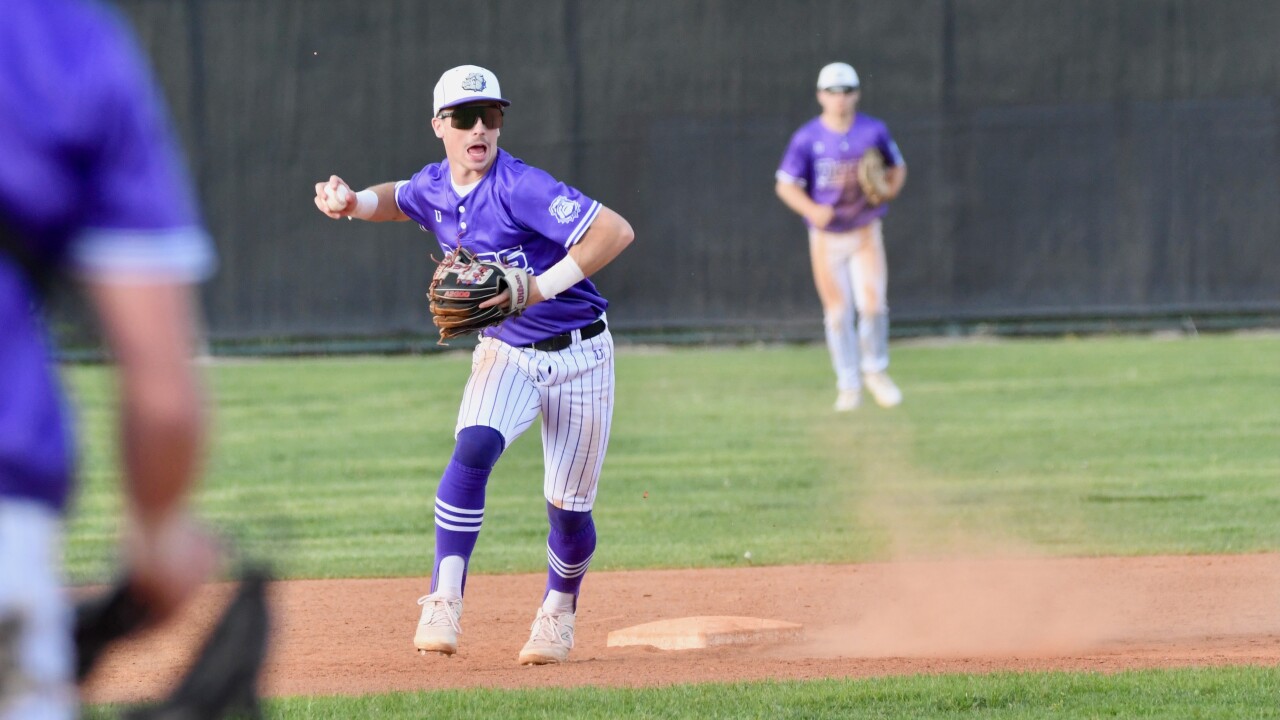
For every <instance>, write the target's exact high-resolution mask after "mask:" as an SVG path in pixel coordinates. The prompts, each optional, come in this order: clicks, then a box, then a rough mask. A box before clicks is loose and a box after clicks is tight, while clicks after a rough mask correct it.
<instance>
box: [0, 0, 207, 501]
mask: <svg viewBox="0 0 1280 720" xmlns="http://www.w3.org/2000/svg"><path fill="white" fill-rule="evenodd" d="M4 13H5V17H4V22H2V23H0V157H3V158H4V161H3V162H0V226H3V227H4V228H5V230H0V232H6V231H7V233H8V234H9V235H10V237H11V239H10V242H14V243H20V244H21V246H22V247H24V248H25V251H26V252H25V253H24V254H26V255H28V256H29V257H31V258H34V259H35V260H36V261H37V262H39V263H41V264H42V265H45V266H48V267H51V268H60V269H63V270H66V271H68V272H70V273H72V274H76V275H79V276H81V277H85V278H92V279H106V280H114V281H123V282H130V281H136V280H140V279H142V280H146V279H161V280H176V281H182V282H193V281H196V280H199V279H202V278H204V277H206V276H207V275H208V274H209V272H211V271H212V268H213V263H214V255H213V249H212V246H211V245H210V243H209V239H208V236H207V234H206V233H205V231H204V230H203V228H202V226H201V224H200V221H199V218H198V213H197V209H196V203H195V201H194V195H193V193H192V190H191V186H190V182H189V180H188V178H187V175H186V171H185V168H184V167H183V166H182V163H181V161H180V158H179V154H178V152H177V148H176V144H175V142H174V138H173V135H172V131H171V128H170V125H169V119H168V117H167V114H166V112H165V111H164V105H163V102H162V99H161V97H160V94H159V92H158V90H157V88H156V85H155V83H154V81H153V79H152V77H151V74H150V71H149V69H148V66H147V64H146V63H145V61H144V59H143V57H142V55H141V54H140V53H139V51H138V49H137V47H136V45H135V44H134V42H133V39H132V37H131V35H130V33H129V32H128V31H127V30H126V28H125V26H124V24H123V23H122V22H121V20H120V19H119V17H118V16H117V15H115V14H114V13H113V12H112V11H110V10H107V9H106V8H105V7H104V6H102V5H100V4H98V3H87V2H81V1H80V0H6V2H5V8H4ZM63 404H64V402H63V398H62V395H61V393H60V391H59V389H58V384H57V380H56V376H55V373H54V370H53V351H52V347H51V344H50V342H49V339H48V336H47V333H46V330H45V327H44V323H43V321H42V319H41V317H40V310H39V307H38V303H37V301H36V298H35V297H34V291H33V288H32V285H31V283H30V282H29V280H28V279H27V278H26V277H25V275H24V274H23V272H22V270H20V269H19V265H18V264H17V263H16V262H15V261H14V259H13V257H12V255H11V254H10V253H9V252H6V251H4V250H3V249H0V496H7V497H18V498H26V499H32V500H36V501H40V502H44V503H47V504H48V505H50V506H52V507H54V508H56V509H59V510H60V509H62V508H63V507H64V506H65V504H66V498H67V494H68V491H69V487H70V483H71V475H72V466H73V454H74V447H75V443H74V440H73V435H72V431H71V427H70V422H69V413H67V412H66V410H65V408H64V407H63Z"/></svg>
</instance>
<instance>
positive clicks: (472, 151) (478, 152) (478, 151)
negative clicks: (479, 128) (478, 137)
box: [467, 143, 489, 162]
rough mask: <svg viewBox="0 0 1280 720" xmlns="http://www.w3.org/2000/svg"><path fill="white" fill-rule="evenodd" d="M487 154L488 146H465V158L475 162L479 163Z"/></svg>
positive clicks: (481, 144) (477, 144)
mask: <svg viewBox="0 0 1280 720" xmlns="http://www.w3.org/2000/svg"><path fill="white" fill-rule="evenodd" d="M488 154H489V146H488V145H485V144H484V143H473V144H471V145H468V146H467V157H469V158H471V159H472V160H474V161H476V162H481V161H483V160H484V159H485V157H486V156H488Z"/></svg>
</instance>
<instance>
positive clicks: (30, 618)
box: [0, 498, 77, 720]
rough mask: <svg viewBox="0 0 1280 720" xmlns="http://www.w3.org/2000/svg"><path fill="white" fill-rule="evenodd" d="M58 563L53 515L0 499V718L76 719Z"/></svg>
mask: <svg viewBox="0 0 1280 720" xmlns="http://www.w3.org/2000/svg"><path fill="white" fill-rule="evenodd" d="M61 563H62V520H61V518H60V517H59V516H58V514H57V513H55V512H54V511H53V510H51V509H49V508H48V507H46V506H44V505H42V504H40V503H35V502H30V501H22V500H13V499H10V498H4V499H0V720H19V719H21V720H71V718H74V717H76V714H77V700H76V688H75V685H74V683H73V682H72V680H71V675H72V668H71V663H72V660H71V658H72V648H71V610H70V608H69V607H68V605H67V602H66V599H65V598H64V595H63V590H62V578H61V574H60V572H59V570H58V568H59V567H60V566H61Z"/></svg>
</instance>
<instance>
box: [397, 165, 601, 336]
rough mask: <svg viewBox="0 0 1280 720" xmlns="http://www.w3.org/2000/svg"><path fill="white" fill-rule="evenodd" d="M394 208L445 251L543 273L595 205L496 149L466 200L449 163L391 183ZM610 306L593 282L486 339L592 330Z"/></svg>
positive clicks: (489, 332) (583, 228)
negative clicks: (452, 179)
mask: <svg viewBox="0 0 1280 720" xmlns="http://www.w3.org/2000/svg"><path fill="white" fill-rule="evenodd" d="M396 203H397V204H398V205H399V206H400V210H401V211H402V212H404V214H406V215H408V216H409V217H410V218H412V219H413V220H415V221H416V222H417V223H418V224H419V225H420V226H422V229H423V230H427V231H430V232H431V233H434V234H435V236H436V240H437V241H438V242H439V243H440V248H441V250H443V251H446V252H447V251H448V250H451V249H453V248H455V247H457V246H458V245H459V244H461V245H462V246H463V247H466V248H467V249H468V250H471V251H472V252H474V253H475V254H476V256H477V257H479V258H481V259H484V260H496V261H499V262H502V263H505V264H507V265H514V266H516V267H520V268H524V269H525V270H528V271H529V272H530V273H532V274H534V275H539V274H541V273H543V272H546V271H547V269H548V268H550V267H551V266H552V265H555V264H556V263H557V262H559V261H560V260H562V259H564V256H565V255H567V254H568V253H569V248H571V247H573V246H574V244H575V243H577V242H578V241H579V240H581V239H582V236H583V235H584V234H586V232H587V228H588V227H590V226H591V222H592V221H593V220H595V218H596V215H597V214H598V213H599V212H600V203H598V202H596V201H594V200H592V199H591V198H589V197H587V196H586V195H583V194H582V193H581V192H579V191H578V190H577V189H575V188H573V187H570V186H568V185H565V184H564V183H562V182H558V181H556V179H555V178H553V177H551V176H550V175H548V174H547V173H546V172H544V171H542V170H539V169H538V168H535V167H532V166H530V165H526V164H525V163H524V161H522V160H520V159H519V158H515V157H512V156H511V155H510V154H509V153H507V152H506V151H504V150H502V149H499V150H498V155H497V157H496V158H494V161H493V165H492V166H491V167H490V168H489V171H488V172H486V173H485V174H484V177H483V178H481V180H480V182H479V184H478V185H476V186H475V188H474V189H472V190H471V192H470V193H468V194H467V196H466V197H465V198H462V197H459V196H458V193H457V192H455V191H454V189H453V183H451V182H450V180H449V161H448V160H445V161H443V162H439V163H435V164H432V165H428V166H426V167H424V168H423V169H422V170H420V171H419V172H418V174H417V175H414V176H413V179H412V180H408V181H405V182H401V183H399V184H397V186H396ZM608 305H609V303H608V301H606V300H605V299H604V297H602V296H601V295H600V293H599V292H598V291H597V290H596V286H595V285H594V284H592V282H591V281H590V280H586V279H584V280H581V281H580V282H578V284H576V285H574V286H573V287H571V288H569V289H568V290H566V291H564V292H562V293H560V294H559V295H557V296H556V297H555V298H553V299H551V300H547V301H545V302H540V303H538V304H536V305H532V306H530V307H529V308H528V309H526V310H525V311H524V312H523V313H522V314H520V315H519V316H517V317H513V318H509V319H507V320H506V321H505V322H503V323H502V324H501V325H498V326H496V327H492V328H488V329H486V330H485V332H484V335H486V336H488V337H495V338H497V339H499V340H502V341H503V342H505V343H508V344H511V345H527V344H529V343H534V342H538V341H540V340H545V339H547V338H549V337H552V336H555V335H559V334H561V333H565V332H569V331H570V330H576V329H578V328H580V327H584V326H586V325H590V324H591V323H592V322H593V321H595V319H596V318H598V317H600V314H601V313H603V312H604V311H605V308H606V307H608Z"/></svg>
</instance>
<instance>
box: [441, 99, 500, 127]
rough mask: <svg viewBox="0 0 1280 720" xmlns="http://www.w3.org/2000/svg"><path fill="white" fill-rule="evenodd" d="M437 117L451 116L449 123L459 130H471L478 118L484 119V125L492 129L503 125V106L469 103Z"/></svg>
mask: <svg viewBox="0 0 1280 720" xmlns="http://www.w3.org/2000/svg"><path fill="white" fill-rule="evenodd" d="M436 117H438V118H441V119H443V118H449V124H451V125H453V127H455V128H456V129H458V130H470V129H471V128H473V127H475V126H476V121H477V120H484V126H485V127H487V128H489V129H490V130H496V129H498V128H500V127H502V108H500V107H495V106H493V105H467V106H465V107H460V108H454V109H453V111H452V112H442V113H440V114H439V115H437V116H436Z"/></svg>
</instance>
